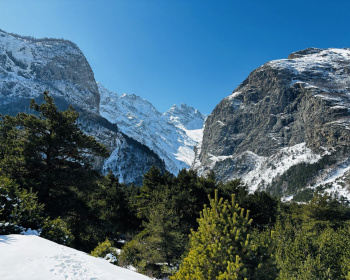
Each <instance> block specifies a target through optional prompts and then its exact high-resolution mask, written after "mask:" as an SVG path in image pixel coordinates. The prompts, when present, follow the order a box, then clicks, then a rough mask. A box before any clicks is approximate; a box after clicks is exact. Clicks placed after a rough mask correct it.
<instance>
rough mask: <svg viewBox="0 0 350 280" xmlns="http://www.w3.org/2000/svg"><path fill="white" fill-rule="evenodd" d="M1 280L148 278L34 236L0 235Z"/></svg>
mask: <svg viewBox="0 0 350 280" xmlns="http://www.w3.org/2000/svg"><path fill="white" fill-rule="evenodd" d="M0 252H1V254H0V268H1V269H0V279H1V280H27V279H35V280H48V279H50V280H64V279H65V280H147V279H148V280H149V279H151V278H148V277H146V276H144V275H141V274H139V273H136V272H133V271H131V270H128V269H125V268H122V267H118V266H116V265H113V264H110V263H109V262H108V261H107V260H104V259H100V258H95V257H92V256H89V255H88V254H86V253H84V252H81V251H78V250H75V249H72V248H69V247H66V246H63V245H59V244H56V243H54V242H52V241H49V240H46V239H44V238H41V237H38V236H34V235H16V234H12V235H0Z"/></svg>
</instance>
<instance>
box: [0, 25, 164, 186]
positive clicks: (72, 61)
mask: <svg viewBox="0 0 350 280" xmlns="http://www.w3.org/2000/svg"><path fill="white" fill-rule="evenodd" d="M44 91H49V92H50V94H51V95H52V96H53V97H54V98H55V101H56V104H57V105H58V107H59V108H60V109H66V108H67V107H68V104H71V105H73V106H74V107H75V108H76V109H77V110H78V111H79V112H80V122H81V126H82V129H83V130H84V131H85V132H86V133H88V134H90V135H93V136H94V137H96V138H97V139H98V140H99V141H100V142H102V143H103V144H105V145H106V146H107V147H108V148H109V149H110V150H111V151H112V152H113V153H112V155H111V157H110V158H109V159H107V160H106V161H104V160H102V159H95V163H94V167H95V168H97V169H100V170H102V169H103V170H105V171H108V170H112V171H113V172H114V173H115V174H116V175H118V176H119V178H120V180H121V181H123V182H126V183H136V184H140V183H141V179H142V174H144V173H145V172H147V171H148V170H149V168H150V167H151V166H152V165H156V166H158V167H159V168H160V169H161V170H164V169H165V167H164V162H163V161H162V160H160V158H159V157H158V156H157V155H156V154H155V153H154V152H153V151H151V150H150V149H149V148H148V147H146V146H144V145H142V144H140V143H138V142H137V141H135V140H133V139H131V138H130V137H128V136H126V135H124V134H123V133H122V132H120V131H119V130H118V128H117V126H116V125H113V124H111V123H110V122H108V121H107V120H106V119H104V118H102V117H101V116H100V115H99V104H100V95H99V90H98V87H97V84H96V81H95V79H94V74H93V72H92V70H91V67H90V65H89V63H88V62H87V60H86V58H85V57H84V55H83V53H82V52H81V51H80V49H79V48H78V47H77V46H76V45H75V44H74V43H72V42H70V41H66V40H57V39H39V40H38V39H34V38H31V37H22V36H18V35H14V34H8V33H6V32H4V31H2V30H0V113H1V114H12V115H14V114H16V113H18V112H25V111H27V112H28V111H29V101H30V99H32V98H34V99H35V100H36V101H37V102H39V103H40V102H41V101H42V93H43V92H44Z"/></svg>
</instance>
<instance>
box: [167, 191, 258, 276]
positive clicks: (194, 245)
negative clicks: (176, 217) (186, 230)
mask: <svg viewBox="0 0 350 280" xmlns="http://www.w3.org/2000/svg"><path fill="white" fill-rule="evenodd" d="M198 222H199V227H198V230H197V231H192V233H191V235H190V250H189V253H188V255H187V257H186V258H185V259H184V262H183V263H182V265H181V266H180V270H179V271H178V273H177V274H176V275H175V276H174V277H172V279H173V280H176V279H188V280H190V279H191V280H193V279H202V280H205V279H208V280H209V279H210V280H212V279H221V280H223V279H245V277H247V276H248V275H249V271H248V270H247V267H249V262H250V260H251V257H252V255H253V249H254V248H253V245H252V244H251V241H250V224H251V222H252V220H250V219H249V211H244V209H242V208H241V207H239V206H238V204H236V202H235V196H234V195H232V199H231V202H228V201H227V200H225V201H223V199H222V198H221V199H220V200H219V198H218V194H217V191H216V192H215V198H214V199H210V207H208V206H205V207H204V210H203V212H202V213H201V217H200V219H199V220H198Z"/></svg>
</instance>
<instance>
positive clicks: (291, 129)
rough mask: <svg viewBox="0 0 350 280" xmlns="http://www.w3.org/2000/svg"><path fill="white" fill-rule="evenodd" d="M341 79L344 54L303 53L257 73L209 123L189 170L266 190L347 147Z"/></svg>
mask: <svg viewBox="0 0 350 280" xmlns="http://www.w3.org/2000/svg"><path fill="white" fill-rule="evenodd" d="M349 72H350V50H349V49H327V50H322V49H315V48H313V49H307V50H304V51H300V52H296V53H293V54H291V55H290V56H289V58H288V59H282V60H276V61H271V62H268V63H266V64H265V65H263V66H261V67H259V68H257V69H256V70H254V71H253V72H252V73H251V74H250V75H249V76H248V78H247V79H246V80H245V81H244V82H243V83H242V84H241V85H240V86H239V87H238V88H237V89H236V90H235V91H234V92H233V93H232V94H231V95H230V96H228V97H227V98H225V99H224V100H222V101H221V102H220V103H219V104H218V105H217V106H216V108H215V109H214V111H213V112H212V114H211V115H209V117H208V119H207V121H206V123H205V129H204V136H203V143H202V146H201V147H200V149H199V152H198V153H197V155H196V160H195V163H194V164H193V166H192V168H194V169H196V170H198V171H199V173H201V174H206V173H207V172H208V171H210V170H213V171H214V172H215V173H216V174H217V175H218V176H219V178H220V179H223V180H229V179H232V178H237V177H241V178H243V180H244V181H246V182H247V183H248V184H249V185H250V186H251V189H252V190H254V189H257V188H263V189H266V188H268V186H269V185H271V183H272V182H274V181H276V180H278V177H280V176H281V175H282V174H284V173H285V172H286V171H287V170H288V169H290V168H291V166H294V165H298V164H300V163H308V164H313V163H315V162H318V161H319V160H320V159H321V158H322V157H323V156H324V155H326V154H329V153H335V151H338V152H337V153H340V152H339V151H340V150H342V151H343V150H344V149H343V148H344V147H348V146H349V145H350V114H349V108H350V78H349ZM346 157H347V156H346V155H344V153H342V156H338V160H337V162H338V163H339V164H341V162H344V161H345V160H346ZM269 163H273V164H270V166H269ZM281 163H284V164H283V165H281ZM336 166H337V165H335V167H334V168H336ZM273 170H274V171H273ZM327 170H328V169H327ZM327 170H326V169H324V170H323V171H324V172H328V171H327ZM321 173H322V172H321ZM325 177H327V176H325ZM310 180H311V178H310ZM309 183H310V182H308V184H309ZM289 187H290V186H288V185H287V186H284V188H283V189H280V190H278V191H279V194H280V195H283V194H284V195H285V194H290V193H291V191H290V188H289Z"/></svg>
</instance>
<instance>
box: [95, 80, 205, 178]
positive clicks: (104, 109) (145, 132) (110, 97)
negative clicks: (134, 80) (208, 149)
mask: <svg viewBox="0 0 350 280" xmlns="http://www.w3.org/2000/svg"><path fill="white" fill-rule="evenodd" d="M98 88H99V91H100V98H101V101H100V108H99V110H100V114H101V116H103V117H104V118H106V119H107V120H109V121H110V122H111V123H115V124H117V125H118V128H119V129H120V131H122V132H123V133H125V134H126V135H128V136H129V137H132V138H133V139H136V140H137V141H139V142H140V143H142V144H144V145H146V146H147V147H149V148H151V149H152V150H153V151H154V152H155V153H156V154H157V155H159V157H160V158H161V159H162V160H164V162H165V165H166V168H167V170H168V171H170V172H171V173H173V174H177V173H178V172H179V170H181V169H183V168H189V167H190V166H191V164H192V162H193V160H194V147H195V146H196V145H197V143H198V142H200V141H201V140H202V134H203V123H204V120H205V116H204V115H202V114H201V113H200V112H199V111H198V110H195V109H194V108H192V107H190V106H187V105H185V104H181V105H180V107H178V106H176V105H174V106H173V107H171V108H170V110H169V111H167V112H165V113H160V112H159V111H158V110H157V109H156V108H155V107H154V106H153V105H152V104H151V103H150V102H148V101H146V100H145V99H143V98H141V97H139V96H137V95H134V94H123V95H120V96H119V95H118V94H116V93H114V92H111V91H108V90H107V89H106V88H104V87H103V86H102V85H101V84H98Z"/></svg>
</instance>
